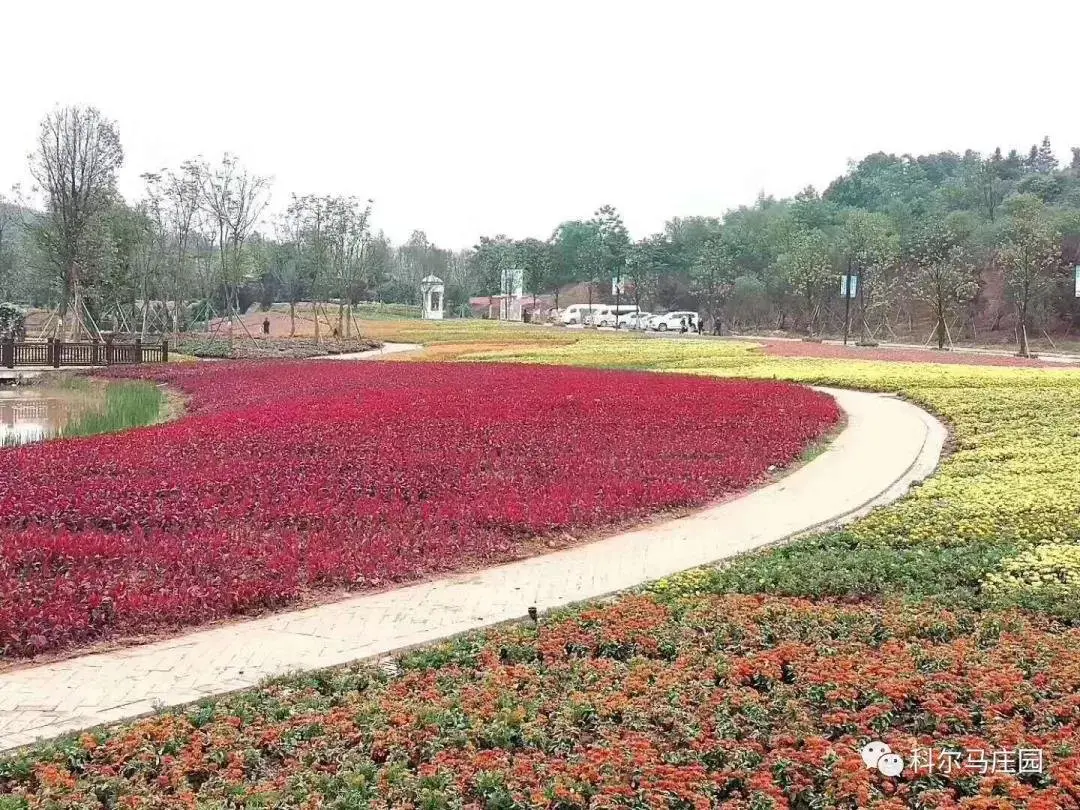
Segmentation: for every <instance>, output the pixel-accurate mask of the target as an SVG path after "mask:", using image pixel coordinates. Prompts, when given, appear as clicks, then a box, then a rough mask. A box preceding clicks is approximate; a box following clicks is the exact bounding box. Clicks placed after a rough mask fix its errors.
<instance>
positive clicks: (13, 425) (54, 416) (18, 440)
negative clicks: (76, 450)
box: [0, 386, 98, 447]
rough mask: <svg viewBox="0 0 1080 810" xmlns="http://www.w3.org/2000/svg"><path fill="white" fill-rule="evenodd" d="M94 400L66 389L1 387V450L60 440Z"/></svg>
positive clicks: (92, 405)
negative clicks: (65, 429)
mask: <svg viewBox="0 0 1080 810" xmlns="http://www.w3.org/2000/svg"><path fill="white" fill-rule="evenodd" d="M97 399H98V398H97V397H94V396H93V395H91V394H90V393H89V392H84V391H77V390H71V389H66V388H48V387H38V386H31V387H29V388H3V387H0V447H5V446H11V445H16V444H28V443H29V442H39V441H43V440H44V439H49V438H52V437H55V436H62V435H63V434H64V428H65V427H66V426H67V425H69V424H71V423H72V422H73V421H74V420H75V419H77V418H78V417H79V416H81V415H82V414H84V413H86V412H87V411H88V410H91V409H92V408H93V407H94V406H95V405H96V404H97Z"/></svg>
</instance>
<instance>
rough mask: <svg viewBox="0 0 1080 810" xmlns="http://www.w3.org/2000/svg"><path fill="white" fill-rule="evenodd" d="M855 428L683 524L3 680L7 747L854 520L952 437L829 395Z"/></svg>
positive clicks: (889, 406) (874, 404) (928, 468)
mask: <svg viewBox="0 0 1080 810" xmlns="http://www.w3.org/2000/svg"><path fill="white" fill-rule="evenodd" d="M824 390H827V391H828V392H829V393H831V394H832V395H833V396H835V397H836V399H837V401H838V402H839V404H840V405H841V407H842V408H843V409H844V411H846V412H847V419H848V423H847V427H846V428H845V429H844V430H843V432H841V434H840V435H839V436H838V437H837V438H836V440H835V441H834V442H833V443H832V444H831V445H830V446H829V447H828V448H827V449H826V450H825V451H824V452H823V453H822V454H821V455H819V456H818V457H817V458H815V459H814V460H813V461H811V462H810V463H809V464H807V465H805V466H804V467H802V468H800V469H798V470H796V471H795V472H793V473H792V474H791V475H789V476H787V477H785V478H783V479H782V480H780V481H778V482H776V483H774V484H770V485H769V486H766V487H763V488H762V489H759V490H756V491H754V492H751V493H749V494H747V495H745V496H743V497H740V498H737V499H735V500H732V501H729V502H727V503H723V504H721V505H718V506H714V507H711V508H708V509H705V510H702V511H700V512H697V513H695V514H693V515H690V516H688V517H685V518H680V519H678V520H673V521H670V522H667V523H664V524H660V525H656V526H650V527H647V528H643V529H639V530H635V531H630V532H625V533H622V534H618V535H615V536H612V537H608V538H606V539H603V540H599V541H596V542H594V543H589V544H586V545H581V546H577V547H574V548H570V549H566V550H563V551H558V552H555V553H552V554H546V555H543V556H540V557H533V558H530V559H527V560H521V561H518V562H513V563H508V564H506V565H500V566H496V567H493V568H488V569H485V570H483V571H479V572H475V573H466V574H461V575H458V576H452V577H448V578H445V579H440V580H436V581H433V582H424V583H420V584H417V585H411V586H408V587H404V588H398V589H395V590H392V591H386V592H383V593H374V594H367V595H360V596H355V597H351V598H348V599H345V600H343V601H340V602H335V603H333V604H328V605H322V606H320V607H315V608H311V609H308V610H300V611H294V612H292V613H284V614H277V615H272V616H267V617H265V618H260V619H254V620H251V621H241V622H237V623H234V624H230V625H226V626H222V627H217V628H213V629H209V630H200V631H197V632H193V633H189V634H188V635H185V636H181V637H179V638H175V639H169V640H167V641H160V642H156V643H153V644H146V645H143V646H139V647H130V648H127V649H122V650H117V651H114V652H108V653H100V654H94V655H86V656H82V657H79V658H73V659H70V660H67V661H60V662H57V663H53V664H45V665H41V666H35V667H27V668H25V669H19V670H14V671H12V672H8V673H6V674H0V750H5V749H9V748H14V747H17V746H21V745H24V744H27V743H30V742H33V741H34V740H36V739H39V738H44V737H52V736H55V735H58V734H62V733H64V732H69V731H75V730H78V729H82V728H88V727H91V726H95V725H99V724H102V723H111V722H115V721H119V720H124V719H128V718H132V717H135V716H138V715H142V714H146V713H149V712H151V711H153V710H154V709H155V708H156V707H159V706H163V705H164V706H172V705H178V704H182V703H188V702H191V701H194V700H198V699H199V698H203V697H206V696H209V695H213V694H218V693H222V692H228V691H232V690H236V689H243V688H245V687H250V686H254V685H256V684H258V683H259V681H261V680H263V679H264V678H267V677H269V676H274V675H280V674H283V673H287V672H290V671H295V670H298V669H315V668H320V667H328V666H332V665H335V664H342V663H346V662H349V661H354V660H357V659H361V658H368V657H374V656H380V655H385V654H386V653H389V652H392V651H395V650H400V649H402V648H405V647H409V646H412V645H417V644H422V643H426V642H431V641H435V640H437V639H441V638H444V637H446V636H450V635H454V634H457V633H461V632H463V631H466V630H471V629H475V628H479V627H484V626H485V625H491V624H495V623H498V622H502V621H506V620H510V619H515V618H520V617H523V616H524V615H525V614H526V611H527V609H528V607H529V606H530V605H535V606H537V607H538V608H539V609H540V610H541V611H543V610H547V609H549V608H554V607H558V606H561V605H567V604H570V603H573V602H579V601H582V600H587V599H592V598H595V597H600V596H604V595H607V594H610V593H613V592H615V591H620V590H624V589H626V588H631V587H633V586H636V585H639V584H641V583H643V582H647V581H649V580H654V579H658V578H661V577H665V576H668V575H670V574H673V573H675V572H677V571H682V570H685V569H687V568H693V567H695V566H700V565H704V564H707V563H710V562H714V561H716V560H719V559H721V558H724V557H730V556H732V555H734V554H738V553H740V552H744V551H748V550H750V549H753V548H757V547H760V546H763V545H767V544H769V543H776V542H779V541H781V540H784V539H787V538H790V537H792V536H794V535H797V534H801V533H803V532H808V531H813V530H818V529H822V528H825V527H828V526H831V525H834V524H839V523H842V522H844V521H846V520H851V519H852V518H854V517H857V516H858V515H860V514H862V513H864V512H866V511H869V509H871V508H873V507H874V506H876V505H878V504H881V503H885V502H888V501H890V500H894V499H896V498H898V497H900V496H902V495H903V494H904V493H905V492H906V491H907V489H908V487H909V486H910V484H911V482H913V481H916V480H920V479H922V478H924V477H925V476H927V475H928V474H930V473H931V472H932V471H933V469H934V467H935V466H936V465H937V461H938V458H939V455H940V452H941V448H942V444H943V442H944V439H945V430H944V428H943V427H942V426H941V425H940V424H939V423H938V422H937V421H936V420H935V419H933V418H932V417H931V416H929V414H927V413H925V412H924V411H922V410H920V409H919V408H916V407H915V406H913V405H910V404H908V403H906V402H904V401H902V400H899V399H896V398H894V397H891V396H886V395H881V394H866V393H858V392H854V391H844V390H831V389H824Z"/></svg>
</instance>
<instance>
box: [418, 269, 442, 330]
mask: <svg viewBox="0 0 1080 810" xmlns="http://www.w3.org/2000/svg"><path fill="white" fill-rule="evenodd" d="M445 290H446V285H444V284H443V280H442V279H441V278H439V277H438V276H425V277H424V279H423V280H421V282H420V296H421V298H423V299H424V314H423V318H424V320H427V321H441V320H442V319H443V297H444V296H443V293H444V292H445Z"/></svg>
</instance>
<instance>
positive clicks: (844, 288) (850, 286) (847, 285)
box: [840, 276, 859, 298]
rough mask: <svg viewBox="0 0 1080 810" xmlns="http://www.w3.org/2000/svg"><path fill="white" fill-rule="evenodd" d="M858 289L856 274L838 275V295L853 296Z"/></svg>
mask: <svg viewBox="0 0 1080 810" xmlns="http://www.w3.org/2000/svg"><path fill="white" fill-rule="evenodd" d="M858 289H859V277H858V276H840V295H842V296H846V297H847V298H854V297H855V293H856V292H857V291H858Z"/></svg>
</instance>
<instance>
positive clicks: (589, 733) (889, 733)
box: [0, 596, 1080, 810]
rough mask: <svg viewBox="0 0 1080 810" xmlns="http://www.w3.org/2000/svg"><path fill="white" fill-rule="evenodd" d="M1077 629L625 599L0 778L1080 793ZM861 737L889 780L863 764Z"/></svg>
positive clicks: (977, 795) (502, 792)
mask: <svg viewBox="0 0 1080 810" xmlns="http://www.w3.org/2000/svg"><path fill="white" fill-rule="evenodd" d="M1078 645H1080V630H1077V629H1070V630H1066V631H1062V630H1060V629H1059V628H1056V627H1054V626H1052V625H1051V624H1050V622H1048V621H1045V620H1041V619H1035V618H1029V617H1024V616H1021V615H1019V614H993V615H991V614H975V613H966V612H962V611H961V612H942V611H938V612H937V613H929V612H926V611H923V610H919V609H918V608H916V607H913V606H905V605H903V604H901V603H892V604H886V605H882V604H874V603H862V604H837V603H828V602H825V603H812V602H808V601H804V600H796V599H780V598H768V597H754V596H705V597H693V598H687V597H684V598H680V599H676V600H672V601H670V602H668V601H663V600H661V599H660V598H659V597H647V596H635V597H629V598H626V599H623V600H621V601H619V602H617V603H614V604H612V605H610V606H606V607H602V608H594V609H588V610H585V611H583V612H580V613H577V614H574V615H569V616H567V617H564V618H561V619H555V620H551V621H548V622H542V623H541V625H540V627H539V628H538V629H534V628H532V627H531V626H530V627H517V628H509V629H502V630H499V631H495V632H492V633H489V634H487V635H485V636H483V637H481V638H470V639H465V640H462V641H458V642H455V643H452V644H448V645H444V646H442V647H438V648H433V649H429V650H425V651H422V652H419V653H416V654H414V655H411V656H408V657H406V658H405V659H403V661H402V671H401V673H400V674H399V675H397V676H390V675H386V674H383V673H381V672H378V671H373V670H369V669H364V668H360V667H353V668H348V669H342V670H336V671H331V672H324V673H309V674H306V675H303V676H299V677H297V678H295V679H292V680H288V681H283V682H280V683H276V684H272V685H270V686H267V687H265V688H263V689H259V690H253V691H251V692H247V693H244V694H240V695H236V696H232V697H229V698H224V699H222V700H221V701H220V702H218V703H217V704H215V705H213V706H209V707H200V708H194V709H191V710H189V711H187V712H186V713H183V714H176V715H174V714H166V715H162V716H159V717H155V718H152V719H149V720H146V721H143V722H140V723H136V724H134V725H131V726H128V727H125V728H122V729H120V730H118V731H115V732H97V733H93V734H87V735H84V736H83V737H82V738H81V739H80V740H79V741H77V742H73V743H70V744H67V745H62V746H58V747H55V748H52V749H44V750H41V751H38V752H37V753H36V755H35V756H36V759H35V760H33V762H34V764H35V767H28V766H27V763H26V762H24V761H22V760H19V759H9V760H8V761H6V762H0V793H5V792H6V793H8V794H10V795H12V796H15V797H19V799H21V800H22V801H23V802H25V804H24V805H22V806H27V807H30V808H44V807H53V806H55V807H60V806H64V807H83V806H86V807H91V806H95V807H96V806H99V805H96V804H92V803H91V804H80V803H79V802H80V801H82V800H83V797H88V796H100V795H102V794H103V793H108V795H110V796H112V797H115V799H116V800H117V802H118V803H119V804H118V805H116V806H124V807H155V808H172V807H176V808H181V807H196V806H238V807H239V806H245V807H275V808H277V807H281V808H286V807H289V808H291V807H296V808H302V807H303V808H306V807H371V808H390V807H395V808H396V807H447V808H450V807H461V808H533V807H537V808H551V809H552V810H576V809H580V810H585V809H586V808H615V807H626V808H709V807H717V806H720V805H723V806H724V807H731V808H746V809H747V810H750V809H751V808H752V809H753V810H764V808H776V809H779V808H812V807H843V808H869V807H873V808H904V807H911V808H915V807H919V808H924V807H925V808H960V807H965V808H1008V807H1021V806H1023V807H1028V808H1034V809H1035V810H1050V808H1062V807H1078V806H1080V750H1078V744H1080V664H1078V661H1077V657H1076V655H1075V650H1076V649H1077V647H1078ZM870 743H875V744H884V745H888V746H889V747H890V748H891V751H892V752H894V753H895V755H896V757H897V758H899V759H902V761H903V767H902V771H901V772H900V773H899V775H895V776H892V775H888V774H886V773H884V772H883V771H884V770H885V766H884V764H880V765H878V766H875V767H869V766H868V765H867V762H866V760H865V758H864V754H863V752H864V750H865V749H866V747H867V746H868V744H870ZM949 752H955V753H956V754H957V756H961V757H962V761H958V760H955V758H950V757H948V756H946V754H948V753H949ZM977 752H978V753H981V759H979V758H977V757H976V753H977ZM1036 753H1037V754H1038V761H1037V762H1036V758H1035V756H1034V755H1035V754H1036ZM1025 755H1026V756H1025ZM28 761H29V760H28ZM1036 765H1037V767H1036ZM49 802H55V804H50V803H49Z"/></svg>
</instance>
